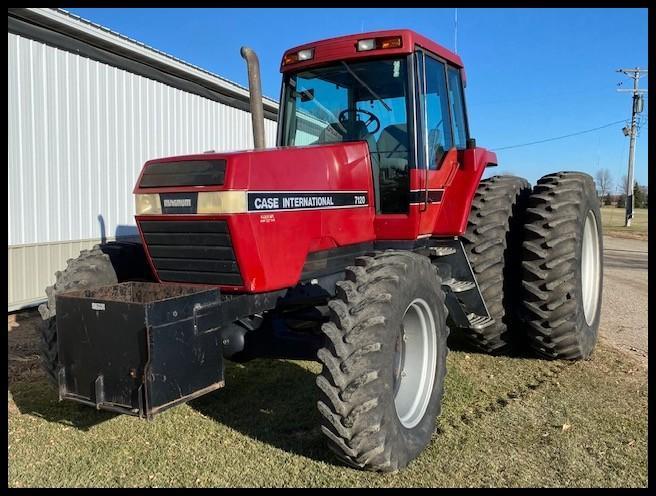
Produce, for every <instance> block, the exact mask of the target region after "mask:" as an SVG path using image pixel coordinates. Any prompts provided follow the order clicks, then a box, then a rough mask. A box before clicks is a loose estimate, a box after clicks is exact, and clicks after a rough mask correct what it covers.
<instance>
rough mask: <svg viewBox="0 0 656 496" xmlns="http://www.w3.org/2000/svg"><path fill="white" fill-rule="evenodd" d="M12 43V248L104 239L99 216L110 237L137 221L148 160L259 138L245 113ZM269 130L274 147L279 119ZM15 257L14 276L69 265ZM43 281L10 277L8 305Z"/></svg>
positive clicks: (234, 146) (15, 38)
mask: <svg viewBox="0 0 656 496" xmlns="http://www.w3.org/2000/svg"><path fill="white" fill-rule="evenodd" d="M7 49H8V68H7V78H8V80H7V92H8V110H7V123H8V169H9V171H8V194H7V224H8V245H9V246H8V248H9V249H10V252H11V251H12V248H13V250H14V251H15V250H16V248H18V247H19V246H20V245H35V244H39V245H40V244H44V243H59V242H69V241H75V242H77V241H80V240H93V239H98V238H100V237H101V227H100V221H99V216H102V219H103V221H104V225H105V235H106V236H107V237H108V238H112V237H114V235H115V233H116V230H117V227H118V226H133V225H134V220H133V215H134V200H133V196H132V188H133V186H134V183H135V181H136V178H137V175H138V173H139V171H140V169H141V166H142V165H143V163H144V162H145V161H146V160H148V159H152V158H157V157H163V156H168V155H178V154H186V153H196V152H203V151H206V150H217V151H227V150H239V149H248V148H251V147H252V146H253V138H252V131H251V120H250V114H249V113H248V112H245V111H242V110H239V109H235V108H233V107H230V106H227V105H224V104H221V103H218V102H215V101H213V100H209V99H207V98H203V97H201V96H198V95H195V94H191V93H187V92H185V91H181V90H179V89H177V88H173V87H170V86H167V85H165V84H163V83H160V82H158V81H154V80H151V79H148V78H145V77H142V76H138V75H136V74H133V73H130V72H128V71H125V70H122V69H118V68H116V67H113V66H110V65H107V64H104V63H100V62H97V61H94V60H91V59H88V58H84V57H80V56H78V55H75V54H73V53H70V52H67V51H63V50H60V49H58V48H54V47H52V46H48V45H45V44H43V43H40V42H37V41H34V40H31V39H28V38H24V37H22V36H19V35H15V34H13V33H8V45H7ZM265 130H266V142H267V146H273V145H274V144H275V136H276V123H275V121H271V120H269V119H266V120H265ZM26 248H27V247H26ZM60 251H61V250H60ZM9 258H10V260H9V263H10V273H13V274H14V277H15V279H16V278H18V277H19V276H18V274H27V272H30V273H32V269H33V267H30V268H29V271H27V272H26V268H25V267H12V266H11V265H12V263H13V264H16V263H26V264H34V263H37V264H38V263H43V267H39V269H38V270H37V271H36V272H38V273H39V274H40V277H39V279H41V280H42V279H43V278H44V277H45V279H46V280H48V281H51V280H52V273H54V271H55V270H61V269H63V267H64V266H65V259H64V260H62V261H59V262H58V261H57V260H56V259H52V257H50V258H49V261H48V262H46V261H44V260H41V261H39V260H36V261H34V260H32V259H31V258H29V257H28V258H25V257H23V258H22V260H23V262H19V260H21V257H19V256H13V255H12V254H11V253H10V257H9ZM53 265H54V266H53ZM43 271H47V275H43V274H44V272H43ZM41 280H39V281H36V280H34V281H32V280H21V281H20V282H16V281H14V282H12V277H10V281H9V305H10V306H12V304H14V303H16V302H18V301H27V300H30V299H35V298H41V296H42V295H43V289H44V285H43V284H42V281H41ZM16 284H18V285H19V286H20V288H19V287H18V286H16Z"/></svg>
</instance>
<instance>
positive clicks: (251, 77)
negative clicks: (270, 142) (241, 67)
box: [240, 47, 266, 149]
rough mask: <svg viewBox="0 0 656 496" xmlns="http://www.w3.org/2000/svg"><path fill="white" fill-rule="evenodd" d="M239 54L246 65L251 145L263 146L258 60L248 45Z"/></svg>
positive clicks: (264, 145)
mask: <svg viewBox="0 0 656 496" xmlns="http://www.w3.org/2000/svg"><path fill="white" fill-rule="evenodd" d="M240 53H241V56H242V57H243V58H244V60H246V65H247V67H248V92H249V101H250V106H251V121H252V123H253V145H254V147H255V148H256V149H257V148H265V147H266V143H265V140H264V106H263V104H262V84H261V80H260V61H259V60H258V58H257V55H256V54H255V52H254V51H253V50H252V49H250V48H248V47H241V51H240Z"/></svg>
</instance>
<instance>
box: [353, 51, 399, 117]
mask: <svg viewBox="0 0 656 496" xmlns="http://www.w3.org/2000/svg"><path fill="white" fill-rule="evenodd" d="M340 62H341V63H342V64H343V65H344V67H346V70H347V71H349V74H351V76H353V77H354V78H355V80H356V81H357V82H358V83H360V84H361V85H362V86H364V87H365V88H366V89H367V91H368V92H369V93H371V96H373V97H374V98H375V99H376V100H378V101H379V102H380V103H382V104H383V106H384V107H385V108H386V109H387V110H388V111H391V110H392V107H390V106H389V105H387V103H385V102H384V101H383V99H382V98H381V97H379V96H378V95H377V94H376V93H374V90H372V89H371V88H370V87H369V86H368V85H367V83H365V82H364V81H363V80H362V79H360V78H359V77H358V75H357V74H356V73H355V72H353V71H352V70H351V68H350V67H349V66H348V64H347V63H346V62H344V61H343V60H341V61H340Z"/></svg>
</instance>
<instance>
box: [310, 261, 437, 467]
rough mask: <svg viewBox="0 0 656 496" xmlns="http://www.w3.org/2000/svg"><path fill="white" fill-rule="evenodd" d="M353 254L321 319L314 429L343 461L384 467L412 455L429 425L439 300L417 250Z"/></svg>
mask: <svg viewBox="0 0 656 496" xmlns="http://www.w3.org/2000/svg"><path fill="white" fill-rule="evenodd" d="M355 263H356V265H355V266H351V267H347V268H346V280H344V281H340V282H338V283H337V295H336V297H335V298H334V299H333V300H331V301H330V302H329V304H328V306H329V308H330V322H328V323H325V324H324V325H323V326H322V330H323V332H324V334H325V336H326V346H325V347H324V348H321V349H320V350H319V352H318V353H317V356H318V358H319V360H320V362H321V363H322V371H321V374H320V375H319V376H318V377H317V386H318V390H319V395H320V398H319V401H318V402H317V407H318V410H319V413H320V418H321V430H322V432H323V434H324V435H325V436H326V438H327V441H328V445H329V447H330V448H331V449H332V450H333V451H334V452H335V453H336V455H337V456H338V457H339V458H340V459H341V460H343V461H344V462H345V463H347V464H348V465H351V466H353V467H358V468H362V469H365V470H371V471H379V472H392V471H395V470H399V469H401V468H403V467H405V466H406V465H407V464H408V463H409V462H410V461H411V460H413V459H414V458H415V457H417V456H418V455H419V453H421V451H422V450H423V449H424V448H425V447H426V446H427V445H428V443H429V442H430V440H431V436H432V434H433V432H434V430H435V419H436V417H437V416H438V415H439V414H440V410H441V403H442V395H443V390H444V376H445V375H446V355H447V343H446V341H447V337H448V334H449V329H448V327H447V325H446V317H447V309H446V307H445V305H444V293H443V290H442V288H441V282H440V278H439V276H438V274H437V269H436V268H435V266H433V264H431V262H430V260H429V259H428V258H427V257H424V256H421V255H418V254H415V253H412V252H403V251H391V250H390V251H385V252H378V253H375V254H373V255H371V256H364V257H359V258H357V259H356V262H355ZM406 339H407V340H406ZM406 357H409V359H408V360H406Z"/></svg>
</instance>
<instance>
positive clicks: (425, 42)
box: [280, 29, 464, 80]
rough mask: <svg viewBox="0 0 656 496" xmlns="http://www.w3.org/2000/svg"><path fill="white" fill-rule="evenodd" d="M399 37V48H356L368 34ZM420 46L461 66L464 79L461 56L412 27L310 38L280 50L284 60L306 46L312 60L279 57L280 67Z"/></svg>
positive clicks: (289, 68)
mask: <svg viewBox="0 0 656 496" xmlns="http://www.w3.org/2000/svg"><path fill="white" fill-rule="evenodd" d="M393 36H400V37H401V40H402V41H401V47H399V48H381V49H376V50H370V51H366V52H358V51H357V50H356V46H357V43H358V40H366V39H369V38H381V37H393ZM416 46H419V47H421V48H423V49H425V50H427V51H429V52H432V53H433V54H435V55H437V56H438V57H441V58H443V59H445V60H446V61H447V62H449V63H450V64H452V65H454V66H456V67H458V68H460V69H461V72H462V73H463V80H464V68H463V67H464V66H463V63H462V60H461V59H460V57H459V56H458V55H457V54H455V53H453V52H452V51H451V50H449V49H447V48H445V47H443V46H442V45H439V44H438V43H435V42H434V41H432V40H430V39H428V38H426V37H425V36H422V35H421V34H419V33H417V32H415V31H413V30H411V29H392V30H385V31H370V32H368V33H358V34H353V35H348V36H339V37H336V38H327V39H325V40H319V41H313V42H311V43H305V44H303V45H299V46H296V47H293V48H290V49H289V50H286V51H285V53H284V54H283V60H284V58H285V55H288V54H291V53H294V52H298V51H299V50H304V49H308V48H314V57H313V58H312V59H311V60H306V61H302V62H296V63H292V64H288V65H283V64H282V61H281V63H280V71H281V72H288V71H296V70H298V69H301V68H304V67H311V66H316V65H322V64H324V63H328V62H332V61H335V60H347V59H359V58H363V59H364V58H373V57H379V56H391V55H408V54H410V53H412V52H413V51H414V50H415V47H416Z"/></svg>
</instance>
